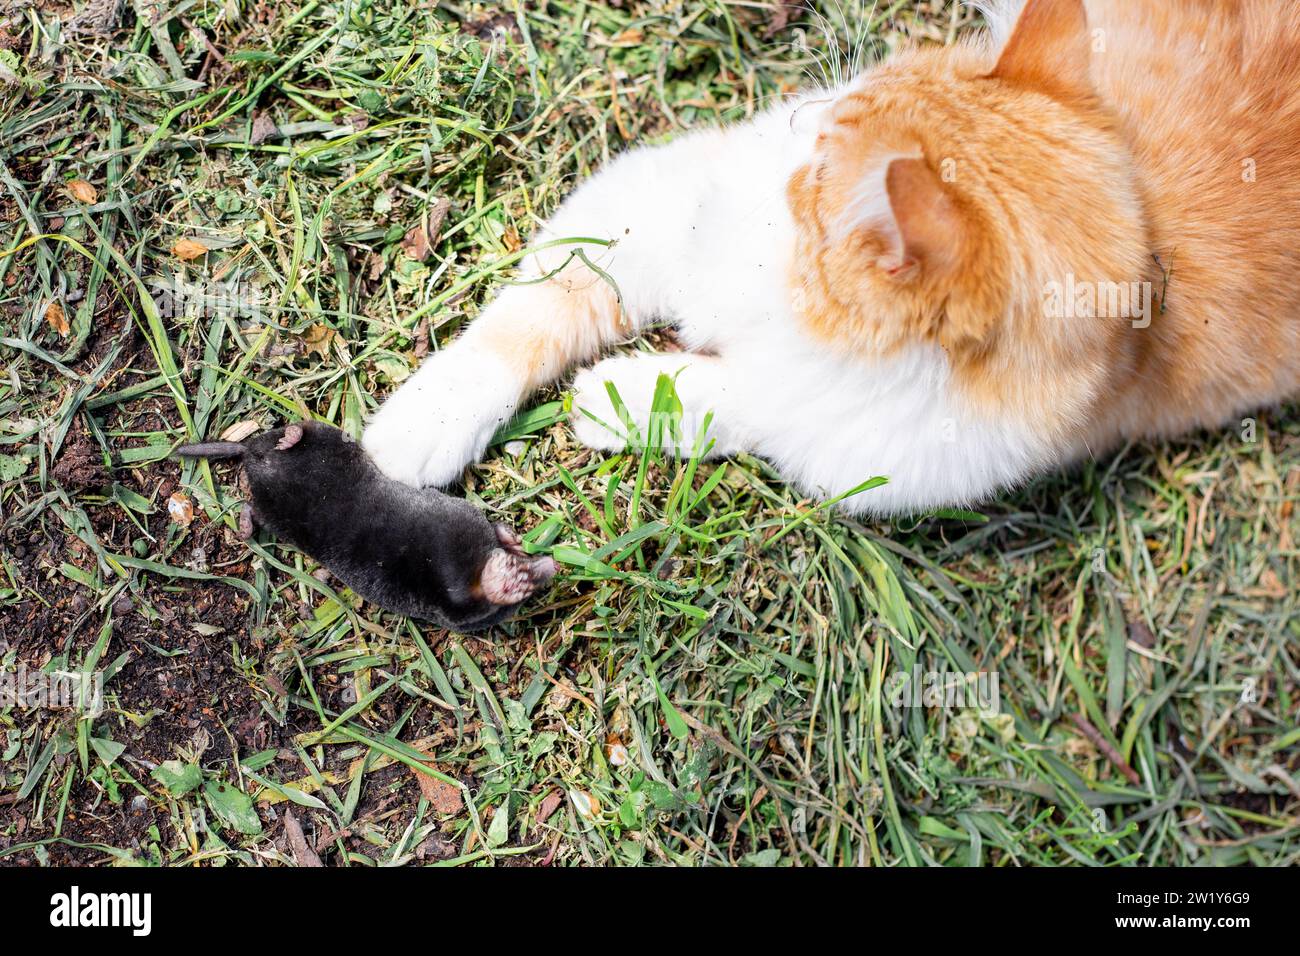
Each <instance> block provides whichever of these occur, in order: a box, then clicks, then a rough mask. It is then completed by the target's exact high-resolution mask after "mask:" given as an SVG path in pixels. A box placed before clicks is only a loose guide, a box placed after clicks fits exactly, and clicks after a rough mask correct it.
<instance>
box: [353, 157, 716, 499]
mask: <svg viewBox="0 0 1300 956" xmlns="http://www.w3.org/2000/svg"><path fill="white" fill-rule="evenodd" d="M710 135H712V136H717V137H721V136H723V135H724V134H723V133H716V134H710ZM711 142H712V141H711V140H707V141H706V140H705V139H703V138H701V137H699V136H688V137H685V138H683V139H681V140H679V141H676V142H674V143H671V144H669V145H667V146H663V147H657V148H653V149H642V150H636V151H634V152H633V153H630V154H628V155H626V156H624V157H622V158H621V159H619V160H618V161H616V162H614V163H612V164H611V165H610V166H608V167H606V168H605V169H604V170H602V171H601V172H600V173H599V174H598V175H596V176H595V177H593V178H592V179H591V180H589V181H588V182H587V183H585V184H584V185H583V186H582V187H581V188H580V189H579V190H578V191H577V192H575V193H574V195H573V196H571V197H570V198H569V200H568V201H567V202H565V204H564V205H563V206H562V207H561V209H560V210H559V212H558V213H557V214H556V216H555V218H554V219H553V220H552V222H551V223H550V224H549V225H548V226H547V227H546V228H545V229H544V230H543V231H542V232H541V233H540V234H539V235H538V236H537V237H536V239H535V240H534V245H533V249H532V252H531V253H530V255H529V256H528V258H527V259H526V260H525V261H524V262H523V263H522V264H521V276H520V278H521V279H522V280H523V282H521V283H519V284H515V285H511V286H507V287H505V288H503V289H502V290H501V292H500V293H499V294H498V295H497V297H496V298H495V299H494V300H493V301H492V302H491V303H490V304H489V305H488V306H487V308H485V309H484V311H483V313H482V314H481V315H480V316H479V317H478V318H477V319H476V320H475V321H474V322H473V323H471V324H470V326H469V327H468V329H467V330H466V331H465V332H464V333H463V334H462V335H461V336H460V338H459V339H457V340H456V341H455V342H453V343H452V344H451V345H449V346H448V347H446V348H444V349H443V350H442V351H440V352H438V353H436V354H434V355H431V356H429V358H428V359H426V361H425V363H424V365H423V366H421V368H420V369H419V370H418V371H417V372H416V373H415V374H414V375H413V376H412V377H411V378H410V379H409V380H408V381H407V382H405V383H404V384H403V385H402V386H401V388H399V389H398V390H397V392H396V393H394V394H393V395H392V396H391V397H390V398H389V399H388V401H387V402H386V403H385V404H384V405H383V407H382V408H381V409H380V410H379V412H378V413H377V414H376V415H375V416H374V418H373V419H372V421H371V422H370V424H369V426H368V427H367V429H366V431H365V434H364V436H363V437H362V443H363V445H364V446H365V448H366V450H367V451H368V452H369V453H370V455H371V456H372V457H373V458H374V460H375V462H376V464H378V465H379V467H380V469H381V470H382V471H384V472H385V473H386V474H388V475H389V476H390V477H393V478H396V479H398V480H400V481H404V482H407V483H408V484H412V485H446V484H449V483H451V482H453V481H455V480H456V479H457V478H458V477H460V475H461V472H462V471H463V470H464V468H465V466H466V465H468V464H470V463H471V462H473V461H476V460H478V459H479V458H480V457H481V456H482V455H483V452H484V451H485V450H486V448H487V445H488V442H489V441H491V439H492V435H493V433H494V432H495V431H496V430H497V429H498V428H499V427H500V426H501V425H502V424H504V423H505V422H506V421H508V420H509V418H510V417H511V416H512V415H513V414H514V412H515V410H516V409H517V407H518V406H519V403H520V402H521V401H522V400H523V399H524V398H525V397H526V396H527V395H528V394H529V393H530V392H532V391H533V390H534V389H536V388H538V387H540V386H541V385H544V384H546V383H548V382H550V381H553V380H555V379H557V378H559V377H560V376H561V375H563V374H564V373H565V372H567V371H568V369H569V368H571V367H572V366H573V365H574V364H576V363H578V362H580V361H583V360H589V359H592V358H595V357H596V356H597V355H599V354H600V352H601V351H602V350H603V349H605V348H606V347H608V346H609V345H612V344H615V343H617V342H619V341H623V340H626V339H629V338H631V337H633V336H634V335H636V334H637V332H639V331H640V330H641V329H642V328H644V326H645V324H646V323H647V322H648V321H650V320H651V319H658V318H668V319H671V318H672V317H673V315H674V312H675V309H676V306H677V299H676V293H675V291H674V289H675V286H674V285H673V283H672V282H671V281H667V280H670V279H671V278H672V277H673V276H675V275H680V274H681V272H682V269H681V267H680V263H679V257H680V256H681V255H682V250H683V249H685V248H686V247H688V245H689V243H690V242H691V235H690V225H689V223H690V222H691V221H692V216H696V215H698V207H699V205H700V203H701V202H703V199H702V192H701V191H703V190H704V189H705V188H706V178H705V176H704V175H703V174H704V173H706V172H707V170H708V169H709V164H710V163H713V162H722V161H724V160H725V154H724V153H722V152H720V151H718V150H717V149H716V148H710V144H711Z"/></svg>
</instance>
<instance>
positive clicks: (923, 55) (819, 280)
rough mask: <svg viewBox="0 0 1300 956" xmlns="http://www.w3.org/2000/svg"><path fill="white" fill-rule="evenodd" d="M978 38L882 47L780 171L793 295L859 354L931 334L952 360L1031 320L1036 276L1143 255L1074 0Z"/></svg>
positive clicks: (1043, 336) (1126, 265)
mask: <svg viewBox="0 0 1300 956" xmlns="http://www.w3.org/2000/svg"><path fill="white" fill-rule="evenodd" d="M987 42H988V41H987V40H980V41H976V42H974V43H967V44H957V45H955V46H951V47H946V48H929V49H917V50H912V51H908V52H903V53H900V54H897V55H895V56H894V57H892V58H891V59H890V60H889V61H887V62H886V63H885V64H884V65H882V66H880V67H878V68H876V69H874V70H872V71H870V72H868V73H867V74H865V75H864V76H862V77H860V78H859V79H858V80H857V81H856V82H855V83H854V84H852V85H851V86H850V87H849V88H848V89H847V90H845V91H844V92H842V93H841V94H840V95H839V96H838V98H837V99H836V101H835V102H834V103H833V104H831V105H830V106H829V107H828V108H827V109H826V110H825V111H824V114H823V118H822V119H821V121H820V122H821V125H820V128H819V131H818V135H817V140H816V146H815V151H814V155H813V157H812V159H811V161H810V162H809V163H807V164H806V165H805V166H804V167H802V168H801V169H799V170H798V171H797V172H796V173H795V175H794V176H793V177H792V179H791V181H790V183H789V187H788V199H789V202H790V207H791V210H792V213H793V214H794V217H795V219H796V222H797V224H798V227H799V236H800V238H799V245H798V258H797V260H796V267H795V268H796V274H797V279H796V281H795V298H796V301H795V305H796V308H797V309H798V311H799V312H800V313H801V316H802V318H803V320H804V321H805V323H806V324H807V325H808V326H809V327H810V328H811V330H812V331H813V332H814V334H819V335H821V336H823V337H825V338H826V339H828V340H830V341H833V342H836V343H838V344H840V345H841V346H842V347H846V348H849V349H851V350H853V351H855V352H859V353H874V354H881V353H887V352H888V351H889V350H891V349H895V348H898V347H902V346H906V345H908V344H910V343H915V342H933V343H937V344H939V345H941V346H942V347H944V348H945V349H947V350H948V351H949V353H950V354H951V355H952V356H953V358H954V360H955V361H956V362H961V361H970V362H977V361H981V357H982V356H987V355H989V354H992V353H993V352H995V351H997V350H998V349H1000V348H1003V347H1006V346H1007V345H1008V343H1009V342H1012V341H1016V342H1019V343H1021V344H1022V345H1028V344H1030V343H1031V342H1033V341H1036V342H1037V344H1038V345H1040V346H1041V345H1044V344H1045V345H1048V346H1049V347H1051V348H1060V349H1064V350H1066V351H1068V350H1070V349H1072V348H1074V347H1075V342H1076V341H1077V339H1078V336H1077V331H1075V330H1071V329H1070V328H1068V323H1062V324H1059V325H1058V326H1057V327H1056V328H1043V327H1042V326H1043V325H1044V324H1045V320H1044V319H1043V316H1042V309H1041V305H1042V301H1043V289H1044V285H1045V283H1048V282H1051V281H1053V280H1058V279H1063V278H1064V274H1065V273H1070V274H1072V275H1074V276H1075V277H1077V278H1078V279H1080V280H1087V281H1095V282H1101V281H1114V282H1119V281H1129V280H1132V279H1136V278H1137V276H1136V275H1134V272H1135V271H1139V272H1140V271H1141V270H1142V268H1143V261H1144V259H1145V239H1144V229H1143V223H1142V214H1141V204H1140V203H1139V201H1138V198H1137V189H1136V186H1135V184H1134V180H1133V176H1132V172H1131V164H1130V161H1129V157H1128V154H1127V151H1126V149H1125V147H1124V144H1123V143H1122V142H1121V139H1120V137H1119V135H1118V133H1117V130H1116V124H1115V122H1114V120H1113V118H1112V117H1111V115H1110V114H1109V113H1108V112H1107V111H1106V110H1105V109H1104V108H1103V106H1102V104H1101V103H1100V101H1099V99H1098V97H1097V96H1096V94H1095V92H1094V89H1093V86H1092V83H1091V79H1090V60H1091V57H1092V56H1093V45H1094V42H1095V38H1094V37H1093V35H1092V34H1091V33H1090V31H1089V28H1088V22H1087V16H1086V12H1085V10H1084V7H1083V4H1082V2H1081V0H1029V2H1028V3H1027V4H1026V5H1025V8H1024V10H1023V12H1022V13H1021V15H1020V18H1019V20H1018V21H1017V23H1016V25H1015V28H1014V30H1013V31H1012V33H1011V36H1010V39H1009V40H1008V41H1007V43H1006V44H1005V46H1004V47H1003V48H1002V49H1001V50H1000V51H995V50H991V49H990V48H989V47H988V46H987Z"/></svg>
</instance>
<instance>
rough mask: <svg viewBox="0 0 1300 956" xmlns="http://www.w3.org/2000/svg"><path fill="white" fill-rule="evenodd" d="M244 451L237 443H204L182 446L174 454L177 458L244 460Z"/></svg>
mask: <svg viewBox="0 0 1300 956" xmlns="http://www.w3.org/2000/svg"><path fill="white" fill-rule="evenodd" d="M244 451H245V449H244V446H243V445H241V444H240V443H239V442H237V441H204V442H199V443H198V444H197V445H181V447H180V448H177V449H176V450H175V451H174V452H172V454H173V455H175V456H176V457H177V458H243V457H244Z"/></svg>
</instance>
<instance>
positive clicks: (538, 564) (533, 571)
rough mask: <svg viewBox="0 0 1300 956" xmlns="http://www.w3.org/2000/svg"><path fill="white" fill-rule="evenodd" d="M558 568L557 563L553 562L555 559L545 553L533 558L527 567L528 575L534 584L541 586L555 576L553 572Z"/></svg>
mask: <svg viewBox="0 0 1300 956" xmlns="http://www.w3.org/2000/svg"><path fill="white" fill-rule="evenodd" d="M559 570H560V568H559V565H557V564H556V563H555V559H554V558H552V557H550V556H549V555H547V556H545V557H540V558H534V559H533V563H532V566H531V567H530V568H529V569H528V575H529V577H531V578H532V579H533V583H534V584H536V585H537V586H538V587H541V586H542V585H543V584H545V583H546V582H548V581H549V580H551V578H553V577H555V573H556V572H557V571H559Z"/></svg>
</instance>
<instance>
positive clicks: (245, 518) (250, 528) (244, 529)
mask: <svg viewBox="0 0 1300 956" xmlns="http://www.w3.org/2000/svg"><path fill="white" fill-rule="evenodd" d="M256 530H257V525H256V523H255V522H254V521H253V506H252V505H250V504H248V503H247V502H245V504H244V507H242V508H240V509H239V540H240V541H247V540H248V539H249V538H251V537H252V536H253V532H254V531H256Z"/></svg>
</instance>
